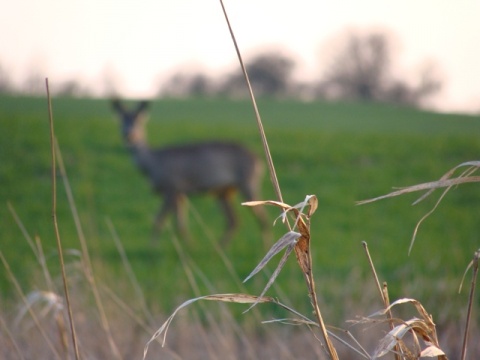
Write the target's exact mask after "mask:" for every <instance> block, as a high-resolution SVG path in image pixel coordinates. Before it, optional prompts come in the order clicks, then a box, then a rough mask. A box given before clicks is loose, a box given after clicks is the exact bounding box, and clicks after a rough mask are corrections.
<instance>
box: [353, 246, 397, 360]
mask: <svg viewBox="0 0 480 360" xmlns="http://www.w3.org/2000/svg"><path fill="white" fill-rule="evenodd" d="M362 245H363V248H364V249H365V254H366V255H367V259H368V264H369V265H370V269H371V270H372V274H373V277H374V279H375V284H376V285H377V289H378V292H379V293H380V296H381V298H382V301H383V306H384V307H385V309H387V316H388V319H389V320H390V321H389V324H390V330H393V328H394V327H395V325H394V324H393V321H392V319H393V315H392V311H391V310H390V299H389V297H388V288H387V283H386V282H384V283H383V287H382V286H381V285H380V280H379V279H378V275H377V271H376V270H375V265H374V264H373V260H372V257H371V256H370V251H369V250H368V244H367V242H366V241H362ZM395 350H396V351H395V359H396V360H400V355H399V352H400V349H399V348H398V346H395Z"/></svg>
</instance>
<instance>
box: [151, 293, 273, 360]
mask: <svg viewBox="0 0 480 360" xmlns="http://www.w3.org/2000/svg"><path fill="white" fill-rule="evenodd" d="M199 300H211V301H224V302H233V303H239V304H250V303H268V302H273V303H277V301H276V300H275V299H273V298H271V297H263V298H259V297H258V296H253V295H245V294H215V295H206V296H200V297H196V298H193V299H190V300H187V301H185V302H184V303H183V304H181V305H180V306H178V307H177V308H176V309H175V311H174V312H173V313H172V315H170V316H169V317H168V319H167V320H166V321H165V322H164V323H163V325H162V326H160V328H159V329H158V330H157V331H156V332H155V334H153V336H152V337H151V338H150V340H148V342H147V344H146V345H145V348H144V350H143V359H144V360H145V358H146V356H147V352H148V347H149V346H150V344H151V343H152V342H153V341H155V340H156V339H157V338H158V337H160V336H162V334H163V341H162V346H165V338H166V336H167V332H168V328H169V327H170V324H171V322H172V321H173V319H174V317H175V316H176V315H177V313H178V312H179V311H180V310H182V309H183V308H185V307H187V306H188V305H190V304H193V303H195V302H197V301H199Z"/></svg>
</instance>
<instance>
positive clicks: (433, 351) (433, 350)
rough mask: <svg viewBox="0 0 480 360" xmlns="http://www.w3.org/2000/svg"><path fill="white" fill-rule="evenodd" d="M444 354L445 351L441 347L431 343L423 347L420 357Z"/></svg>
mask: <svg viewBox="0 0 480 360" xmlns="http://www.w3.org/2000/svg"><path fill="white" fill-rule="evenodd" d="M442 355H445V353H444V352H443V351H442V349H439V348H438V347H436V346H435V345H430V346H429V347H427V348H425V349H423V350H422V352H421V353H420V357H436V356H442Z"/></svg>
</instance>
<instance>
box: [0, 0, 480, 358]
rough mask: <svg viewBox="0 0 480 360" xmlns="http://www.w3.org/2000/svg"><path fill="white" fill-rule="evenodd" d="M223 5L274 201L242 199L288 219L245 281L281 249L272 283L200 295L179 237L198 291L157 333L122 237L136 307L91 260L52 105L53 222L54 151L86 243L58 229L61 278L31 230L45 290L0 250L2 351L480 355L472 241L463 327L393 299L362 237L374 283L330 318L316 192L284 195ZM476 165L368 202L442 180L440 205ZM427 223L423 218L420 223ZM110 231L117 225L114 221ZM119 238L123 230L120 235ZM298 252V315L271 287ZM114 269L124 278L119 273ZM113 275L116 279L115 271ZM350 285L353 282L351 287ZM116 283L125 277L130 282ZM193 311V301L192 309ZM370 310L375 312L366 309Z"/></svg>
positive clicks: (56, 354)
mask: <svg viewBox="0 0 480 360" xmlns="http://www.w3.org/2000/svg"><path fill="white" fill-rule="evenodd" d="M222 7H223V3H222ZM223 10H224V14H225V17H226V20H227V24H228V25H229V29H230V33H231V35H232V39H233V41H234V44H235V47H236V50H237V54H238V57H239V61H240V64H241V66H242V69H243V72H244V75H245V79H246V81H247V84H248V87H249V90H250V94H251V99H252V104H253V107H254V110H255V113H256V116H257V124H258V127H259V131H260V134H261V137H262V141H263V145H264V149H265V153H266V157H267V163H268V165H269V169H270V175H271V179H272V184H273V187H274V189H275V192H276V195H277V199H276V200H268V201H260V200H257V201H252V202H248V203H244V205H246V206H275V207H278V208H279V209H280V215H279V216H278V218H277V220H276V221H281V222H282V223H283V224H284V226H285V228H286V230H285V233H284V235H283V236H282V237H280V239H279V240H278V241H277V242H276V243H275V244H274V245H273V246H272V247H271V248H270V249H269V250H268V252H267V253H266V255H265V256H264V258H263V259H262V260H261V261H260V262H259V264H258V265H257V266H256V267H255V268H254V269H253V270H252V272H251V273H250V275H249V276H248V277H247V278H246V279H245V280H244V282H246V281H248V280H249V279H250V278H252V277H253V276H255V275H256V274H258V273H259V272H261V271H263V270H264V268H265V266H266V265H267V264H268V263H269V262H271V261H273V259H274V258H276V255H278V254H279V253H281V252H283V256H282V257H281V258H280V260H279V262H278V264H277V267H276V269H275V271H274V272H273V274H271V276H270V278H269V280H268V281H267V283H266V284H265V287H264V290H263V291H262V292H261V293H260V295H258V296H257V295H249V294H245V293H228V294H213V295H202V294H200V293H199V291H198V286H197V284H196V283H195V280H194V276H192V274H193V273H194V272H195V271H197V269H195V268H194V267H193V266H191V263H189V259H188V258H187V257H186V256H185V254H184V253H182V250H181V249H180V248H178V243H176V246H177V251H178V253H179V258H180V259H181V262H182V265H183V267H184V269H185V272H186V273H187V277H188V278H189V280H190V281H191V284H190V285H191V287H192V289H194V292H195V293H196V297H195V298H193V299H190V300H188V301H185V302H184V303H183V304H181V305H180V306H179V307H178V308H177V309H176V310H175V311H174V312H173V313H172V314H171V315H170V316H169V317H168V318H167V320H166V321H165V322H164V323H163V324H162V325H161V326H160V327H159V328H158V329H157V330H156V331H155V329H156V326H153V324H158V322H159V320H158V319H157V316H154V315H152V314H151V313H150V312H149V310H148V308H147V306H146V304H145V301H144V299H143V295H142V291H141V287H140V285H139V284H138V283H137V282H136V279H135V275H134V274H133V272H132V270H131V268H130V266H129V263H128V258H127V254H125V252H124V251H123V249H122V247H121V243H120V242H119V241H117V242H116V244H117V249H118V251H119V253H120V257H121V258H122V262H123V264H124V267H125V272H126V275H127V276H126V277H125V278H126V279H127V280H126V282H127V283H130V285H131V288H132V289H134V290H133V293H134V294H135V295H134V297H136V299H137V301H138V302H137V304H136V305H135V306H131V305H129V304H128V303H127V301H125V299H128V300H130V299H131V296H128V295H126V294H123V296H121V295H118V288H119V287H120V286H117V288H115V287H114V286H115V281H103V282H102V281H101V280H100V279H99V278H98V276H97V275H96V274H95V272H94V268H95V267H94V264H92V261H91V260H90V256H89V251H88V250H89V249H88V248H87V246H86V242H85V241H84V236H83V232H82V230H81V224H80V223H79V221H78V215H77V211H76V206H75V202H74V200H73V194H72V192H71V189H70V186H69V183H68V178H67V176H66V172H65V169H64V166H63V164H62V160H61V156H60V155H61V153H60V150H59V149H58V147H57V148H55V146H54V144H55V137H54V132H53V120H52V115H51V111H50V122H51V124H52V125H51V128H52V134H51V135H52V139H51V143H52V164H53V166H52V168H53V171H52V183H53V190H52V194H53V199H52V200H53V211H52V213H53V214H54V216H53V220H54V223H55V201H56V187H55V179H56V173H55V169H56V165H57V161H58V165H59V166H60V169H61V175H62V178H63V180H64V181H65V189H66V190H67V197H68V199H69V203H70V207H71V209H72V215H73V217H74V218H75V221H76V225H77V231H78V235H79V239H80V248H81V251H80V255H79V256H78V257H77V258H76V260H75V261H74V262H72V263H69V262H68V261H67V262H66V261H65V259H64V258H63V254H64V253H65V250H64V249H63V246H62V242H61V239H60V237H59V235H58V232H57V239H56V240H57V245H58V260H59V263H60V269H61V276H60V277H56V276H55V277H54V276H52V275H51V274H50V272H49V268H48V266H47V261H46V258H45V256H44V254H43V249H42V246H41V242H40V240H39V239H36V240H35V241H32V240H31V239H30V238H29V237H28V236H26V238H27V241H29V242H30V246H31V248H32V251H33V252H34V254H35V256H36V259H37V261H38V269H39V273H41V274H42V276H41V280H38V284H41V285H36V287H38V289H36V290H33V291H30V292H27V293H25V292H24V291H23V290H22V289H21V287H20V285H19V284H18V282H17V280H16V278H15V274H13V273H11V271H10V268H9V264H8V262H7V259H5V258H4V257H3V255H2V254H1V252H0V257H1V260H2V263H3V266H4V268H5V269H6V271H7V272H8V274H9V277H10V279H11V281H12V283H13V284H14V286H15V289H16V291H17V296H18V299H19V300H18V304H5V305H6V306H2V309H5V310H4V312H2V313H0V334H1V336H0V357H1V358H2V359H29V358H38V359H47V358H48V359H51V358H53V359H95V358H100V359H130V358H138V357H140V354H142V350H143V358H144V359H153V358H158V357H161V358H162V359H183V358H188V359H205V358H209V359H237V358H259V359H262V358H276V359H292V358H297V359H310V358H319V359H332V360H336V359H343V358H348V359H351V358H355V359H362V358H363V359H376V358H380V357H385V356H388V357H390V358H393V359H395V360H403V359H420V358H424V357H425V358H436V359H439V360H445V359H447V354H449V356H451V358H452V359H453V358H460V359H462V360H463V359H465V358H466V356H467V350H468V352H469V353H470V354H476V355H478V354H480V344H479V343H478V342H474V341H471V340H472V339H475V338H478V336H480V332H479V328H478V324H476V323H473V324H471V318H472V312H473V311H475V309H473V304H474V303H475V301H474V300H475V286H476V278H477V272H478V261H479V257H480V251H474V250H472V252H474V255H473V258H472V261H471V263H470V264H469V265H468V266H467V270H466V274H470V272H471V281H470V287H469V289H470V293H469V296H468V299H467V300H466V310H465V314H464V316H465V317H464V318H463V319H458V324H463V325H461V326H460V325H458V326H450V327H448V328H444V329H438V328H437V326H436V324H435V318H438V317H441V314H433V315H432V314H431V313H430V311H431V310H429V309H428V308H426V307H425V306H424V305H422V303H421V302H420V301H419V300H416V299H413V298H409V297H405V298H400V299H396V300H394V301H391V299H390V294H389V289H388V286H387V284H386V283H385V282H382V281H381V279H380V277H379V275H378V274H377V271H376V269H375V265H374V261H373V260H372V259H371V257H370V253H369V250H368V246H367V244H366V243H363V246H364V251H365V257H366V260H367V261H366V264H368V265H366V267H369V268H370V271H371V273H372V277H373V281H372V282H371V283H370V284H365V286H363V288H362V289H363V290H364V293H363V294H362V295H361V296H360V298H359V299H358V301H357V300H355V301H352V299H348V298H340V299H338V302H339V303H341V304H344V306H347V307H349V308H353V309H350V311H353V312H355V313H356V314H357V315H359V314H362V315H360V316H358V317H357V318H355V319H353V320H349V321H348V322H346V323H345V324H343V325H344V326H343V327H344V328H340V327H331V326H328V325H326V323H325V321H324V318H323V313H324V309H325V308H324V304H323V303H322V301H321V299H320V297H319V296H318V290H317V287H316V282H315V280H316V279H315V277H314V274H315V271H314V269H315V268H314V266H315V264H314V263H313V261H312V251H311V246H312V238H311V233H310V224H311V221H313V215H314V213H315V210H316V209H317V207H318V206H319V204H318V200H317V198H316V196H315V195H307V196H305V198H304V199H303V200H302V201H300V202H299V203H298V204H296V205H293V206H291V205H288V204H287V203H285V202H284V201H283V199H282V194H281V189H280V186H279V183H278V180H277V177H276V173H275V169H274V166H273V160H272V158H271V156H270V153H269V149H268V143H267V139H266V136H265V133H264V131H263V126H262V122H261V119H260V115H259V112H258V109H257V107H256V103H255V98H254V96H253V91H252V89H251V86H250V84H249V80H248V74H247V72H246V71H245V67H244V66H243V61H242V58H241V55H240V51H239V50H238V47H237V45H236V41H235V37H234V35H233V31H232V29H231V27H230V24H229V22H228V17H227V14H226V12H225V9H224V8H223ZM47 94H48V82H47ZM48 97H49V96H48ZM460 168H462V169H463V168H466V170H465V171H463V172H462V173H461V174H460V175H459V176H458V177H453V175H454V173H455V172H456V171H457V170H458V169H460ZM478 168H480V162H479V161H469V162H465V163H462V164H460V165H458V166H457V167H455V168H454V169H452V170H450V171H449V172H447V173H446V174H445V175H444V176H443V177H442V178H441V179H440V180H438V181H433V182H429V183H425V184H419V185H415V186H412V187H409V188H405V189H401V190H398V191H395V192H393V193H391V194H388V195H385V196H381V197H378V198H375V199H371V200H366V201H363V202H361V203H362V204H365V203H368V202H372V201H376V200H380V199H383V198H387V197H392V196H397V195H401V194H404V193H409V192H413V191H422V190H426V191H427V192H426V194H424V195H423V196H422V197H420V199H419V200H418V201H421V200H422V199H424V198H425V197H426V196H429V195H431V194H432V192H433V191H434V190H435V189H438V188H443V189H444V192H443V193H442V195H441V196H440V198H439V201H438V202H437V204H436V205H435V207H434V209H433V210H435V208H436V207H437V206H438V204H439V203H440V201H441V200H442V199H443V198H444V196H445V195H446V194H447V192H448V190H449V189H451V187H452V186H457V185H459V184H463V183H468V182H478V181H480V177H479V176H474V173H475V172H476V171H477V170H478ZM418 201H417V202H418ZM433 210H432V212H433ZM432 212H429V213H428V214H427V215H426V216H428V215H430V214H431V213H432ZM422 221H423V219H422V220H421V221H420V222H419V225H420V224H421V222H422ZM55 225H56V224H55ZM20 227H21V226H20ZM111 230H112V233H113V234H114V229H113V227H112V229H111ZM417 230H418V226H417V227H416V229H415V231H414V235H413V237H412V242H411V245H410V249H411V248H412V246H413V244H414V240H415V234H416V232H417ZM113 237H114V238H116V236H115V235H114V236H113ZM316 246H321V244H318V243H316ZM292 254H295V258H296V261H297V264H298V266H299V268H300V272H301V275H302V277H303V279H304V281H305V285H306V288H305V289H306V292H305V295H306V297H308V299H309V301H310V304H311V313H309V314H308V315H304V314H301V313H300V312H298V311H296V310H295V309H294V308H293V307H292V306H287V305H285V304H283V303H282V302H281V301H280V300H279V299H276V298H272V297H268V296H265V294H266V292H267V290H268V289H269V288H270V287H271V286H274V285H275V280H276V278H277V277H278V276H279V274H280V272H281V270H282V269H283V268H284V265H285V263H286V261H287V259H288V258H289V257H291V256H292ZM67 260H68V259H67ZM115 276H117V277H118V274H116V275H115ZM117 281H119V280H118V279H117ZM121 281H122V282H123V281H124V280H121ZM353 281H355V280H353ZM468 281H469V278H468V277H466V280H465V283H467V282H468ZM347 284H348V282H347V283H345V284H344V286H345V285H347ZM121 285H122V286H124V284H121ZM124 289H125V288H124ZM126 291H129V290H128V289H127V290H126ZM347 294H348V293H347ZM166 296H168V295H166ZM212 301H215V302H219V303H220V304H217V305H218V310H217V311H212V310H211V305H210V306H209V305H208V303H211V302H212ZM439 301H441V299H439ZM194 303H195V304H197V305H198V306H199V310H195V308H194V310H191V309H190V308H189V306H190V305H192V304H194ZM227 303H238V304H242V306H244V307H245V312H248V315H249V316H251V318H252V319H253V320H252V322H249V321H245V322H243V323H242V322H239V321H238V318H237V317H236V316H235V315H233V314H232V313H231V311H230V310H229V307H230V306H228V305H229V304H227ZM257 305H258V306H257ZM261 306H271V307H275V308H278V309H280V310H281V311H282V314H283V313H285V314H287V315H286V317H282V318H274V319H269V320H268V321H264V323H265V324H264V326H263V327H262V328H261V329H258V327H257V324H258V320H259V319H260V318H261V311H260V310H259V308H260V307H261ZM216 307H217V306H216ZM186 308H187V309H186ZM186 310H190V312H187V311H186ZM368 311H372V312H370V313H368ZM173 320H176V321H177V323H176V324H175V326H171V324H172V321H173ZM292 325H294V326H292ZM170 328H171V329H170ZM249 328H250V329H249ZM245 329H249V330H245ZM167 332H168V339H167ZM147 334H148V336H150V340H148V341H147V342H145V336H147ZM458 339H463V342H459V341H458ZM167 340H168V341H167ZM469 340H470V341H469ZM192 349H193V350H192ZM455 356H456V357H455Z"/></svg>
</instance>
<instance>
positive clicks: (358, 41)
mask: <svg viewBox="0 0 480 360" xmlns="http://www.w3.org/2000/svg"><path fill="white" fill-rule="evenodd" d="M335 43H336V45H339V46H336V49H335V51H330V54H329V56H323V57H322V62H323V64H324V66H323V68H324V70H323V71H322V72H321V74H320V75H319V76H318V78H314V79H311V80H309V81H299V80H296V79H295V78H294V76H293V75H294V72H295V70H296V69H297V66H298V64H297V62H296V61H295V60H294V58H293V57H291V56H288V55H285V54H283V53H281V52H280V51H273V50H271V51H266V52H262V53H257V54H256V55H254V56H252V57H251V58H248V59H246V61H245V65H246V68H247V71H248V74H249V78H250V82H251V84H252V87H253V89H254V92H255V94H256V96H258V97H274V98H278V99H297V100H310V101H314V100H354V101H370V102H389V103H395V104H401V105H407V106H414V107H419V106H422V105H424V104H425V102H426V101H428V100H429V99H430V98H432V97H433V96H434V95H435V94H437V93H438V92H439V91H440V90H441V88H442V81H441V79H440V77H439V75H438V74H436V73H435V70H436V69H435V67H434V66H433V65H432V64H430V66H427V67H425V68H423V70H421V72H420V73H418V74H414V76H406V75H407V74H403V73H398V71H396V70H395V65H396V62H395V60H396V56H395V53H394V49H393V38H392V36H390V35H389V34H388V33H386V32H385V31H370V32H367V33H363V34H362V33H358V32H351V33H344V34H342V35H341V36H340V37H339V38H338V41H336V42H335ZM410 75H412V74H410ZM408 77H410V78H413V79H414V80H413V81H412V80H410V81H409V80H406V79H407V78H408ZM43 87H44V86H43V79H40V77H39V75H38V74H37V75H36V74H33V75H31V76H30V77H29V78H28V79H27V81H26V84H24V86H23V91H20V92H23V93H30V94H32V93H33V94H35V93H41V92H43ZM112 91H114V89H112ZM15 92H17V93H18V92H19V91H18V89H15V87H14V86H13V85H12V82H11V81H10V80H9V78H8V74H7V72H6V71H5V69H3V68H2V67H1V65H0V93H15ZM56 94H57V95H63V96H78V97H80V96H91V95H92V94H91V92H90V91H89V90H88V88H87V87H86V86H83V85H81V83H80V82H79V81H78V80H75V79H72V80H67V81H64V82H63V83H61V84H58V86H56ZM157 95H158V97H208V96H216V97H228V98H244V97H247V96H248V93H247V87H246V85H245V79H244V75H243V73H242V72H241V70H240V69H238V67H237V70H233V71H230V72H227V73H225V74H221V76H219V75H218V74H217V76H211V75H208V74H207V73H202V72H194V73H192V72H190V73H188V72H184V71H181V72H177V73H175V74H173V75H171V76H170V77H169V78H168V79H167V80H166V81H165V82H163V83H162V84H161V85H159V86H158V94H157Z"/></svg>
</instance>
